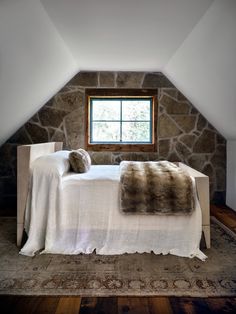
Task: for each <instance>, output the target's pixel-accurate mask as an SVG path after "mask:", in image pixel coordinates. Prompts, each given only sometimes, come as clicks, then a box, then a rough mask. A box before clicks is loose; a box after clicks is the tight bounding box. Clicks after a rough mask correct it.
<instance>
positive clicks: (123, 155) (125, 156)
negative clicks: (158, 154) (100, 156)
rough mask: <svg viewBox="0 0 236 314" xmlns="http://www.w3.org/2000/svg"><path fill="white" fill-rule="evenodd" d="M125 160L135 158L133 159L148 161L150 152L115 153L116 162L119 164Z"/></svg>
mask: <svg viewBox="0 0 236 314" xmlns="http://www.w3.org/2000/svg"><path fill="white" fill-rule="evenodd" d="M123 160H133V161H148V160H149V155H148V153H133V152H131V153H120V154H118V155H115V163H116V164H119V163H120V162H121V161H123Z"/></svg>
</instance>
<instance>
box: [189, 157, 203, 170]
mask: <svg viewBox="0 0 236 314" xmlns="http://www.w3.org/2000/svg"><path fill="white" fill-rule="evenodd" d="M206 161H207V157H206V155H204V154H197V155H195V154H193V155H192V156H190V157H189V158H188V164H189V166H190V167H192V168H194V169H196V170H198V171H202V169H203V167H204V164H205V162H206Z"/></svg>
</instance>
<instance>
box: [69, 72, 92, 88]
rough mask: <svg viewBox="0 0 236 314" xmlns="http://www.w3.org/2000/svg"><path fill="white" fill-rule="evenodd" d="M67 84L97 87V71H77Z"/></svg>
mask: <svg viewBox="0 0 236 314" xmlns="http://www.w3.org/2000/svg"><path fill="white" fill-rule="evenodd" d="M67 85H77V86H86V87H97V85H98V73H97V72H79V73H78V74H76V75H75V76H74V77H73V78H72V80H70V82H69V83H68V84H67Z"/></svg>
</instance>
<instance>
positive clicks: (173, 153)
mask: <svg viewBox="0 0 236 314" xmlns="http://www.w3.org/2000/svg"><path fill="white" fill-rule="evenodd" d="M168 160H169V161H171V162H175V161H181V158H180V157H179V156H178V154H176V152H172V153H171V155H170V157H169V158H168Z"/></svg>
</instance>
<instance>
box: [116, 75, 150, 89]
mask: <svg viewBox="0 0 236 314" xmlns="http://www.w3.org/2000/svg"><path fill="white" fill-rule="evenodd" d="M143 75H144V74H143V72H118V73H117V78H116V85H117V87H121V88H122V87H126V88H138V87H139V88H140V87H141V86H142V81H143Z"/></svg>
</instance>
